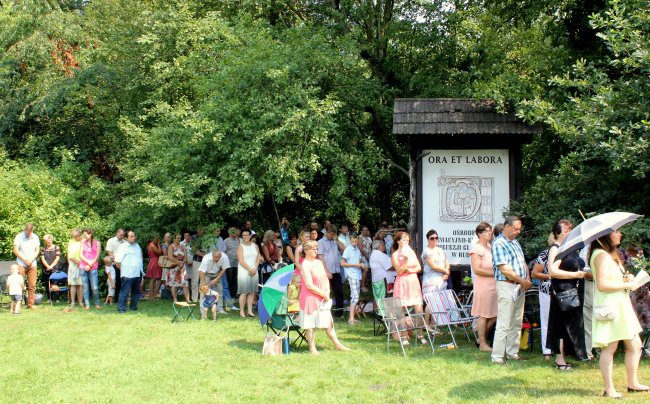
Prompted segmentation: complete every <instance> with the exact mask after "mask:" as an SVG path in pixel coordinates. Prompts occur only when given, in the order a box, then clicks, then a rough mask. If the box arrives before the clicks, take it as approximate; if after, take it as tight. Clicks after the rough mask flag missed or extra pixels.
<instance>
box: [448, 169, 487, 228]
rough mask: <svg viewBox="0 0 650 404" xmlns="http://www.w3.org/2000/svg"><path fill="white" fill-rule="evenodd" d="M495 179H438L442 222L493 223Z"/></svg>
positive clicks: (450, 177)
mask: <svg viewBox="0 0 650 404" xmlns="http://www.w3.org/2000/svg"><path fill="white" fill-rule="evenodd" d="M493 182H494V178H493V177H469V176H465V177H453V176H447V175H445V171H444V170H441V175H440V177H438V187H439V188H438V189H439V191H440V221H441V222H482V221H485V222H492V220H493V219H494V215H493V212H494V207H493V206H492V183H493Z"/></svg>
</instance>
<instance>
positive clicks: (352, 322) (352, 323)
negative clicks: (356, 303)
mask: <svg viewBox="0 0 650 404" xmlns="http://www.w3.org/2000/svg"><path fill="white" fill-rule="evenodd" d="M356 323H357V322H356V321H354V320H351V321H350V320H348V325H355V324H356Z"/></svg>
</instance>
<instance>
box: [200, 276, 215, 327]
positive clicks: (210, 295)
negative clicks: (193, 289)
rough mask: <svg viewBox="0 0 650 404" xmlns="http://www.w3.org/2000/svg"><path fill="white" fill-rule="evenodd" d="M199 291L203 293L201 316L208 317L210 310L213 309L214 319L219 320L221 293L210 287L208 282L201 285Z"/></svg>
mask: <svg viewBox="0 0 650 404" xmlns="http://www.w3.org/2000/svg"><path fill="white" fill-rule="evenodd" d="M199 291H200V292H201V294H202V295H203V297H202V298H201V302H200V306H199V308H200V309H201V318H202V319H205V318H208V310H209V309H212V320H214V321H217V305H216V303H217V300H219V293H217V292H215V291H214V290H212V289H210V287H209V286H208V284H207V283H202V284H200V285H199Z"/></svg>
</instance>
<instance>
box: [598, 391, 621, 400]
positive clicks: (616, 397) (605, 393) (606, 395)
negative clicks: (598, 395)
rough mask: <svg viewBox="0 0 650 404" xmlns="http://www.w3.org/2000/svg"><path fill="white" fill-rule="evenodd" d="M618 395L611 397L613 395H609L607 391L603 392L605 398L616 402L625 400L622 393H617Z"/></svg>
mask: <svg viewBox="0 0 650 404" xmlns="http://www.w3.org/2000/svg"><path fill="white" fill-rule="evenodd" d="M616 394H618V395H614V396H611V395H609V394H607V392H606V391H603V397H608V398H613V399H614V400H620V399H622V398H623V395H622V394H621V393H616Z"/></svg>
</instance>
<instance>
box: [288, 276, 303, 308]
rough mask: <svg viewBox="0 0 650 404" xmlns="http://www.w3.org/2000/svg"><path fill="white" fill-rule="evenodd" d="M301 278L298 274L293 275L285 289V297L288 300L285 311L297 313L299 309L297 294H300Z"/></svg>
mask: <svg viewBox="0 0 650 404" xmlns="http://www.w3.org/2000/svg"><path fill="white" fill-rule="evenodd" d="M301 281H302V278H301V277H300V275H294V276H293V278H291V283H290V284H289V288H288V290H287V298H288V300H289V302H288V305H287V313H298V312H299V311H300V301H299V300H298V295H299V294H300V282H301Z"/></svg>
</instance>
